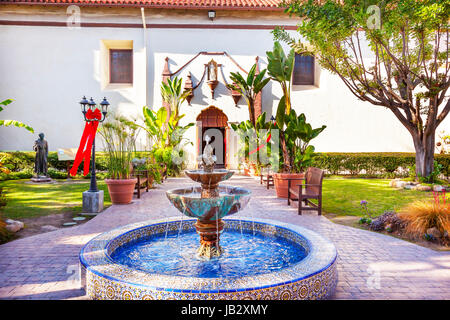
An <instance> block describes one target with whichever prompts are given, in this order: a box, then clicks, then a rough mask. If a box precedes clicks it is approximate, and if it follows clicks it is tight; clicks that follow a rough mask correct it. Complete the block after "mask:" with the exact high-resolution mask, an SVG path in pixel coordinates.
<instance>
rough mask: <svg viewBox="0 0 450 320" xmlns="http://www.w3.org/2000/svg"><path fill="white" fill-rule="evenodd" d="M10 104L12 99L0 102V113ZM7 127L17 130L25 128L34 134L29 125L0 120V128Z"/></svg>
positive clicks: (15, 121)
mask: <svg viewBox="0 0 450 320" xmlns="http://www.w3.org/2000/svg"><path fill="white" fill-rule="evenodd" d="M11 102H13V100H12V99H6V100H4V101H2V102H0V111H3V107H2V106H4V107H6V106H7V105H8V104H10V103H11ZM1 126H3V127H9V126H14V127H17V128H25V129H26V130H28V131H30V132H31V133H34V129H33V128H32V127H30V126H29V125H27V124H25V123H22V122H20V121H17V120H0V127H1Z"/></svg>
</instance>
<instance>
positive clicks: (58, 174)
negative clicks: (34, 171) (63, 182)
mask: <svg viewBox="0 0 450 320" xmlns="http://www.w3.org/2000/svg"><path fill="white" fill-rule="evenodd" d="M47 173H48V175H49V177H50V178H52V179H67V172H63V171H59V170H57V169H53V168H48V170H47Z"/></svg>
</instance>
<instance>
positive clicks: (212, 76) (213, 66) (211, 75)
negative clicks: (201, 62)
mask: <svg viewBox="0 0 450 320" xmlns="http://www.w3.org/2000/svg"><path fill="white" fill-rule="evenodd" d="M208 81H217V63H216V62H215V61H214V60H211V61H210V62H208Z"/></svg>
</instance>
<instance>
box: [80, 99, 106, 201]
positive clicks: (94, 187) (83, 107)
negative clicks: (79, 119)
mask: <svg viewBox="0 0 450 320" xmlns="http://www.w3.org/2000/svg"><path fill="white" fill-rule="evenodd" d="M80 105H81V112H82V113H83V116H84V121H86V122H92V121H98V122H103V121H105V118H106V114H107V113H108V107H109V102H108V100H106V97H105V98H103V101H102V102H101V103H100V108H101V112H102V118H101V119H100V120H98V119H88V118H86V113H87V109H86V108H89V109H90V110H91V111H94V110H95V109H96V108H97V105H96V103H95V101H94V100H93V99H92V98H91V100H89V101H88V100H87V99H86V96H83V98H82V99H81V101H80ZM88 192H98V188H97V178H96V175H95V137H94V141H93V142H92V156H91V185H90V187H89V190H88Z"/></svg>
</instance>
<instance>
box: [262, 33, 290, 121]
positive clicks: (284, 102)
mask: <svg viewBox="0 0 450 320" xmlns="http://www.w3.org/2000/svg"><path fill="white" fill-rule="evenodd" d="M266 55H267V61H268V65H267V71H268V74H269V76H270V77H271V79H272V80H275V81H276V82H278V83H279V84H280V86H281V89H282V90H283V97H282V98H281V100H280V102H279V104H278V108H277V114H276V119H277V123H278V124H279V125H280V126H281V127H282V126H283V124H284V123H283V120H284V117H283V115H285V114H287V115H289V113H290V111H291V79H292V72H293V71H294V61H295V51H294V49H291V50H290V51H289V53H288V54H287V55H286V54H285V53H284V50H283V47H282V46H281V44H280V43H279V42H278V41H275V43H274V45H273V51H267V52H266Z"/></svg>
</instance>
